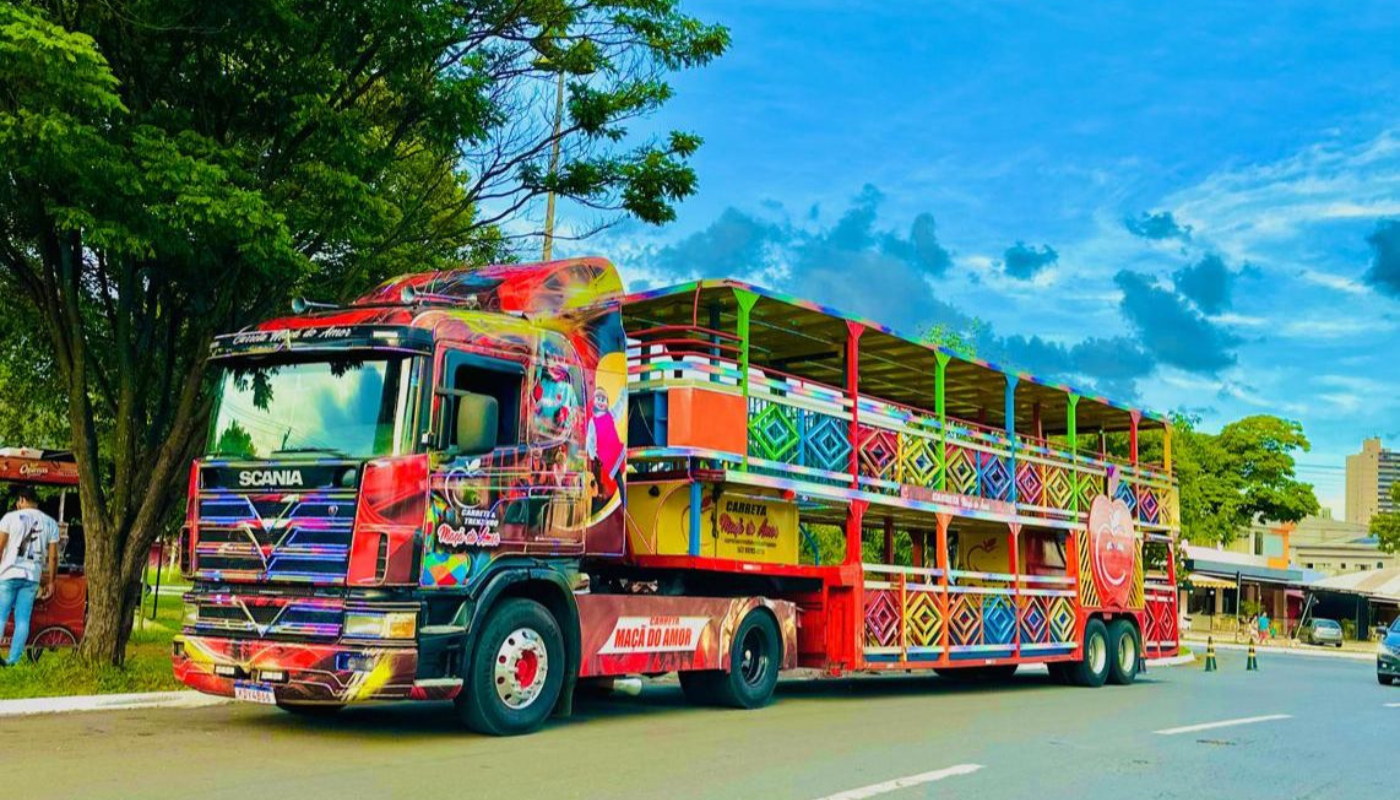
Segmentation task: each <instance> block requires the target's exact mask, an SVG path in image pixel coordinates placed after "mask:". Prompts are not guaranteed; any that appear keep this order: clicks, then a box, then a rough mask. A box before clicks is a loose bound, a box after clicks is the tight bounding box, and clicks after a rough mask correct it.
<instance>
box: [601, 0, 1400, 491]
mask: <svg viewBox="0 0 1400 800" xmlns="http://www.w3.org/2000/svg"><path fill="white" fill-rule="evenodd" d="M686 8H687V10H688V11H689V12H690V13H692V14H695V15H697V16H699V17H701V18H703V19H706V20H711V21H718V22H722V23H723V24H725V25H728V26H729V27H730V29H731V31H732V33H733V47H732V49H731V51H730V52H729V53H728V54H727V55H726V56H724V57H723V58H722V59H721V60H719V61H718V62H716V63H715V64H713V65H712V66H710V67H707V68H705V69H703V70H700V71H696V72H691V73H686V74H683V75H680V76H677V77H676V78H675V79H674V81H673V85H674V86H675V88H676V91H677V96H676V98H675V100H674V101H673V102H671V103H670V104H669V105H668V106H667V107H666V108H665V109H664V111H663V112H662V113H660V114H659V115H658V116H657V117H655V118H654V119H651V120H648V121H647V123H646V124H645V126H644V127H643V128H642V129H639V130H637V131H636V133H637V134H638V135H646V134H648V133H649V132H660V131H665V130H669V129H673V128H679V129H684V130H691V131H694V132H697V133H699V134H701V135H702V136H703V137H704V138H705V145H704V147H703V148H702V149H701V151H700V152H699V154H698V156H697V157H696V159H695V162H694V163H695V166H696V168H697V170H698V172H699V175H700V191H699V192H698V194H696V195H695V196H694V197H692V198H690V199H688V200H687V201H686V202H685V203H684V204H683V205H682V206H681V208H680V211H679V218H678V220H677V221H676V222H675V223H673V224H671V225H668V226H665V227H662V228H651V227H646V226H642V225H639V224H623V225H619V226H617V227H615V228H613V229H612V230H609V231H607V232H605V233H604V234H601V235H599V236H596V237H594V238H592V239H590V240H588V241H586V242H584V243H582V244H576V245H574V246H573V247H574V248H578V249H580V250H587V251H589V252H596V253H599V254H602V255H606V256H609V257H611V258H613V259H614V261H616V262H617V263H618V264H619V265H620V266H621V267H622V268H623V271H624V274H625V277H626V278H627V279H628V280H629V286H630V287H631V288H633V289H636V288H639V287H641V286H645V285H647V284H650V285H660V284H664V283H671V282H676V281H679V280H683V279H689V278H693V277H697V276H703V277H720V276H736V277H744V278H747V279H750V280H754V281H756V282H758V283H761V284H764V285H769V286H774V287H775V288H780V289H784V290H787V291H792V292H794V293H797V294H801V295H805V296H809V297H812V298H813V299H815V300H819V301H822V302H827V303H830V304H833V305H836V306H839V307H844V308H847V309H850V310H852V311H855V312H858V313H861V314H864V315H867V316H871V317H874V318H877V319H879V320H881V321H883V322H888V323H890V324H893V325H895V326H897V327H901V328H903V329H906V330H909V331H916V330H918V329H919V327H920V326H921V325H924V324H928V323H931V322H944V323H948V324H952V325H955V326H966V325H968V324H969V322H970V320H972V319H974V318H975V319H978V320H981V321H983V322H984V323H985V324H986V327H985V329H984V331H983V333H982V334H981V336H980V341H979V347H980V348H981V351H982V354H983V355H985V356H987V357H992V358H1002V359H1005V360H1007V361H1009V362H1012V363H1015V364H1017V365H1018V366H1022V367H1024V368H1026V369H1029V370H1031V371H1033V372H1037V373H1040V374H1044V375H1046V376H1050V377H1058V378H1061V379H1065V380H1069V381H1071V382H1074V383H1077V384H1081V385H1086V386H1090V387H1095V388H1099V389H1102V390H1104V391H1106V392H1108V393H1110V394H1114V395H1117V396H1121V397H1124V398H1126V399H1130V400H1133V401H1135V402H1138V403H1140V404H1141V405H1143V406H1145V407H1148V408H1153V409H1158V410H1173V409H1180V410H1186V411H1189V412H1190V413H1194V414H1197V415H1199V416H1200V417H1201V418H1202V421H1203V425H1204V427H1206V428H1207V429H1212V430H1213V429H1215V428H1217V427H1218V426H1219V425H1220V424H1222V423H1223V422H1226V421H1229V420H1231V419H1236V418H1238V417H1241V416H1245V415H1247V414H1252V413H1260V412H1268V413H1277V414H1281V415H1283V416H1287V417H1290V418H1294V419H1298V420H1301V421H1302V422H1303V423H1304V425H1305V428H1306V431H1307V433H1308V435H1309V436H1310V437H1311V438H1312V440H1313V443H1314V450H1313V452H1312V453H1309V454H1306V455H1305V456H1303V458H1302V463H1303V469H1302V471H1303V475H1304V477H1305V478H1307V479H1308V480H1311V481H1313V482H1314V483H1316V484H1317V486H1318V493H1319V496H1320V499H1321V500H1322V502H1323V504H1324V505H1330V506H1331V507H1333V508H1334V510H1335V513H1336V514H1337V516H1341V513H1342V497H1343V495H1344V492H1343V489H1342V472H1341V467H1342V458H1343V456H1344V455H1345V454H1346V453H1348V452H1354V451H1356V450H1357V449H1358V448H1359V446H1360V441H1361V439H1362V438H1363V437H1365V436H1369V435H1381V436H1383V437H1385V438H1386V440H1387V443H1388V445H1389V446H1392V447H1400V365H1398V364H1397V361H1396V353H1397V345H1400V45H1397V42H1400V14H1396V13H1395V7H1394V5H1393V3H1382V2H1350V3H1346V4H1331V3H1321V2H1318V3H1308V4H1300V3H1284V2H1269V3H1259V2H1252V3H1229V2H1196V1H1195V0H1190V1H1187V0H1182V1H1180V2H1176V3H1169V4H1167V3H1162V4H1147V3H1126V2H1123V3H1091V2H1073V3H1048V2H1040V3H1034V4H1032V3H1024V4H1013V3H1002V2H987V1H986V0H982V1H981V2H966V3H963V2H950V3H936V4H935V3H917V4H916V3H906V2H896V3H890V2H885V3H878V4H874V3H871V4H866V3H855V2H811V1H810V0H808V1H807V2H767V3H760V2H718V1H714V0H711V1H709V2H698V1H694V0H693V1H692V2H689V3H687V4H686Z"/></svg>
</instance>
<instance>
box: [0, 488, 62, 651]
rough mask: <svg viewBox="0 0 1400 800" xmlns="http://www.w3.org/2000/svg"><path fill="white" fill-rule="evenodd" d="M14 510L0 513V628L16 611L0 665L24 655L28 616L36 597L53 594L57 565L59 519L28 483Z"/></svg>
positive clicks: (27, 639) (0, 628)
mask: <svg viewBox="0 0 1400 800" xmlns="http://www.w3.org/2000/svg"><path fill="white" fill-rule="evenodd" d="M15 500H16V502H15V510H14V511H11V512H10V513H8V514H6V515H5V516H4V517H0V630H3V629H4V627H5V623H6V622H7V621H8V620H9V618H10V610H11V609H13V610H14V613H15V628H14V635H13V636H12V637H11V638H10V652H9V655H8V658H5V659H3V660H0V666H6V667H12V666H14V665H15V664H17V663H19V659H20V656H22V655H24V645H25V644H26V643H27V642H28V641H29V617H30V614H32V613H33V611H34V601H35V600H36V599H38V600H47V599H48V598H49V595H51V594H53V581H54V573H55V572H56V571H57V569H58V523H57V522H54V520H53V517H50V516H49V515H48V514H45V513H44V512H42V511H40V510H39V498H38V497H37V496H36V495H35V494H34V490H33V489H31V488H29V487H28V486H21V487H20V488H19V490H18V491H16V492H15Z"/></svg>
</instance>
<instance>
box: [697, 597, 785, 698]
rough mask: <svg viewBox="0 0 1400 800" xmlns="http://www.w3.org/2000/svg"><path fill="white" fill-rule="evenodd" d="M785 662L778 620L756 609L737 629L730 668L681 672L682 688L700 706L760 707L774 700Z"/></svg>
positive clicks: (730, 653)
mask: <svg viewBox="0 0 1400 800" xmlns="http://www.w3.org/2000/svg"><path fill="white" fill-rule="evenodd" d="M782 663H783V644H782V639H780V638H779V636H778V623H776V622H774V621H773V617H772V615H770V614H769V613H768V612H767V611H765V610H762V609H754V610H753V611H750V612H749V614H748V616H746V617H744V620H743V621H742V622H740V623H739V628H738V629H737V630H735V631H734V641H733V643H732V644H731V645H730V648H729V671H728V672H723V671H721V670H706V671H703V672H682V673H681V675H680V679H681V691H683V692H685V696H686V699H688V700H690V702H692V703H695V704H697V705H717V706H728V707H729V708H761V707H763V706H766V705H768V704H769V703H770V702H772V700H773V690H774V689H775V688H777V686H778V668H779V667H780V666H781V665H782Z"/></svg>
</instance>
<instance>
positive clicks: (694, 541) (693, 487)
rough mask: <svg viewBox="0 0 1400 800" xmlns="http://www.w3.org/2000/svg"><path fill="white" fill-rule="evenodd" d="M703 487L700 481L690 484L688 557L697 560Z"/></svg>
mask: <svg viewBox="0 0 1400 800" xmlns="http://www.w3.org/2000/svg"><path fill="white" fill-rule="evenodd" d="M703 490H704V486H703V485H702V484H701V483H700V481H697V480H692V481H691V482H690V546H689V551H690V556H691V558H697V557H699V555H700V507H701V505H703V503H704V497H703V496H702V495H701V492H702V491H703Z"/></svg>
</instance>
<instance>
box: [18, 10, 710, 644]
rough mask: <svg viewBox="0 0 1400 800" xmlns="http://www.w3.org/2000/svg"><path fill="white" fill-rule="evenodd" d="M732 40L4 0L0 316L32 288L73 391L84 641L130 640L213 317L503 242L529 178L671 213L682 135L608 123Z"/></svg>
mask: <svg viewBox="0 0 1400 800" xmlns="http://www.w3.org/2000/svg"><path fill="white" fill-rule="evenodd" d="M727 44H728V33H727V31H725V30H724V29H723V28H720V27H717V26H712V25H707V24H704V23H702V22H700V21H698V20H696V19H693V18H691V17H688V16H686V15H684V14H683V13H681V12H680V10H679V8H678V3H677V1H676V0H597V1H596V2H567V1H566V0H527V1H526V2H501V0H451V1H450V2H449V1H446V0H418V2H407V1H406V0H376V2H372V3H366V2H360V1H359V0H320V2H310V0H285V1H284V2H279V3H220V2H206V0H113V1H112V2H104V3H73V2H69V0H19V2H7V3H4V4H0V304H2V305H0V314H6V315H8V314H13V313H15V312H16V310H17V309H18V308H20V307H23V309H25V310H27V312H32V316H33V318H34V321H35V326H34V327H33V328H32V329H31V331H30V333H31V334H33V336H32V337H31V340H32V341H33V342H35V343H36V344H37V343H39V342H41V341H42V342H43V343H44V344H45V345H46V346H45V348H44V349H45V350H47V355H46V357H49V358H51V359H52V363H53V365H54V367H55V370H54V373H55V374H56V376H57V381H58V383H59V384H60V386H59V387H58V388H59V389H60V390H61V394H62V395H63V396H64V399H65V402H66V405H65V407H64V408H63V413H64V422H65V427H66V428H67V434H68V437H69V438H70V440H71V444H72V448H73V450H74V453H75V456H76V460H77V463H78V469H79V474H80V485H79V494H80V497H81V501H82V510H83V521H84V528H85V530H86V534H87V550H88V552H87V565H88V577H89V614H88V627H87V636H86V638H85V640H84V642H83V645H82V652H83V654H84V655H85V656H86V657H88V658H90V659H93V660H101V661H108V662H114V663H120V662H121V661H122V659H123V657H124V653H125V646H124V645H125V640H126V637H127V635H128V633H129V630H130V620H131V618H132V611H133V609H134V607H135V598H134V594H133V591H132V590H133V589H134V588H135V586H136V585H137V582H138V581H139V578H140V574H141V568H142V565H143V564H144V562H145V553H146V550H147V548H148V547H149V545H150V543H151V542H152V541H153V540H154V539H155V538H156V536H157V535H158V534H159V533H160V532H161V529H162V527H163V526H166V525H168V524H169V520H171V519H172V518H174V517H175V516H176V515H177V514H178V506H179V502H180V498H181V496H182V493H181V491H180V484H181V482H182V480H183V479H184V477H185V474H186V467H187V465H188V463H189V461H190V459H191V458H192V457H193V456H194V455H195V454H196V453H197V452H198V451H199V450H200V449H201V448H202V446H203V439H204V437H205V435H206V429H207V417H208V412H209V408H208V406H209V391H208V384H209V379H208V376H207V374H206V365H205V358H204V354H205V353H206V352H207V350H208V343H209V340H210V337H211V336H212V335H213V334H215V333H216V332H220V331H229V330H236V329H238V328H239V327H241V326H243V325H245V324H248V323H249V322H251V321H252V320H255V319H257V318H259V317H265V316H268V315H269V314H271V313H272V312H273V311H274V310H276V309H279V308H284V307H285V304H286V302H287V299H288V298H289V297H290V296H292V295H293V294H294V293H302V292H306V293H310V294H314V295H316V296H317V297H319V298H324V299H344V298H346V297H349V296H353V295H355V294H357V293H359V292H361V291H362V290H364V289H365V288H366V287H368V286H370V285H372V284H373V283H375V282H377V281H379V280H382V279H383V278H385V277H387V276H389V275H392V274H396V273H401V272H408V271H415V270H423V269H431V268H437V267H443V266H447V265H454V264H460V263H463V262H468V263H471V262H479V261H482V260H485V259H488V258H499V257H501V256H502V255H503V254H504V251H505V246H504V243H505V242H506V241H508V237H509V236H517V235H523V234H531V233H533V231H531V230H529V228H528V227H527V226H525V225H524V224H523V223H522V222H520V220H521V219H522V216H523V215H522V211H524V210H526V209H528V208H531V207H533V206H532V204H533V203H536V202H537V201H538V199H539V198H541V197H543V196H544V195H545V194H547V193H551V192H552V193H557V194H558V195H559V196H561V197H563V198H568V199H572V200H573V201H574V202H575V203H577V204H579V205H581V206H583V207H586V208H589V209H596V210H598V211H599V212H600V213H604V214H612V215H617V214H630V215H633V216H635V217H637V218H639V219H641V220H643V221H646V222H653V223H658V222H664V221H667V220H669V219H671V218H672V217H673V216H674V210H673V204H674V203H675V202H676V201H677V200H678V199H680V198H682V197H684V196H686V195H688V194H690V193H691V192H692V191H693V190H694V187H695V174H694V171H693V170H692V169H691V167H690V166H689V164H688V160H689V157H690V156H691V155H692V154H693V153H694V151H695V149H696V147H697V146H698V145H699V141H700V140H699V138H698V137H696V136H694V135H692V134H689V133H684V132H679V131H676V132H672V133H670V134H668V135H664V136H660V137H658V138H655V139H649V140H638V139H637V138H635V137H632V136H630V135H629V131H628V127H627V126H628V125H629V124H630V123H631V122H632V121H634V120H636V119H638V118H640V117H644V116H646V115H648V114H650V113H652V112H654V111H655V110H656V109H658V108H659V107H660V106H661V105H662V104H664V103H665V102H666V101H667V99H669V97H670V96H671V89H670V87H669V85H668V84H667V82H666V80H665V78H666V76H667V75H668V74H669V73H671V72H674V71H676V70H680V69H685V68H691V67H698V66H701V65H703V64H705V63H707V62H709V61H710V60H712V59H713V58H715V57H717V56H718V55H719V54H720V53H721V52H722V51H723V50H724V49H725V47H726V46H727ZM561 75H562V76H564V77H563V82H564V83H565V84H566V86H567V102H566V103H565V111H564V114H563V116H562V118H561V119H560V121H559V124H558V133H557V135H556V133H555V125H554V120H555V117H554V113H553V109H554V103H553V102H552V101H553V98H554V91H553V90H554V88H555V87H556V86H557V85H558V83H559V77H560V76H561ZM556 143H557V144H558V145H559V147H558V149H559V151H560V158H559V159H558V162H557V167H555V168H551V166H550V163H551V159H550V158H549V155H550V153H551V151H552V150H554V149H555V147H554V146H555V144H556ZM508 223H509V224H508ZM20 318H23V317H22V316H21V317H20Z"/></svg>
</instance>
